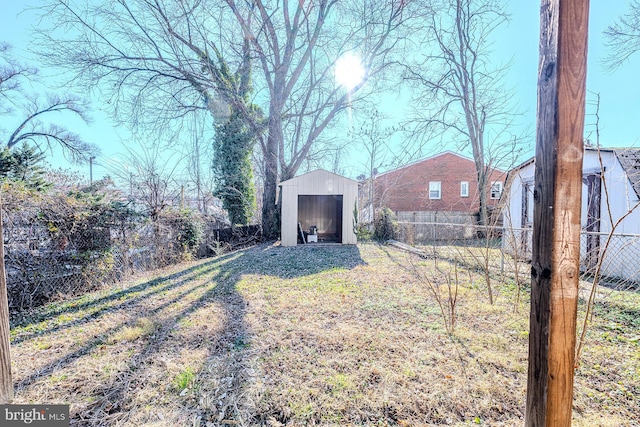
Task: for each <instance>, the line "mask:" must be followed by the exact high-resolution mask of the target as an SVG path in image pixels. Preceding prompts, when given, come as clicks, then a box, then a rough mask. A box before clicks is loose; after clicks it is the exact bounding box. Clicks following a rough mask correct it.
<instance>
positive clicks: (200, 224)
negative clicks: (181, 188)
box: [2, 191, 261, 312]
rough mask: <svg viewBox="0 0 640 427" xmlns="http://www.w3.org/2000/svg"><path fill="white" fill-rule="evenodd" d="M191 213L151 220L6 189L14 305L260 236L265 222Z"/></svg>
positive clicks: (168, 214)
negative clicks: (242, 223) (245, 223)
mask: <svg viewBox="0 0 640 427" xmlns="http://www.w3.org/2000/svg"><path fill="white" fill-rule="evenodd" d="M114 206H117V208H115V209H114ZM185 212H186V211H167V212H166V213H164V214H163V215H162V216H159V217H157V218H156V219H155V220H151V219H150V218H149V217H147V216H145V215H141V214H140V213H138V212H136V210H135V209H131V208H127V207H126V206H122V205H118V204H117V203H116V204H114V203H103V204H101V203H95V202H94V201H91V202H89V203H87V202H86V201H83V200H80V199H78V198H76V197H68V196H65V195H61V194H56V195H53V194H51V195H49V194H37V196H34V195H33V194H30V193H20V192H19V191H16V192H11V191H6V192H4V193H3V198H2V214H3V235H4V250H5V270H6V277H7V290H8V297H9V309H10V310H11V311H12V312H16V311H20V310H23V309H26V308H30V307H34V306H38V305H41V304H44V303H46V302H48V301H50V300H53V299H56V298H61V297H68V296H72V295H78V294H81V293H83V292H87V291H90V290H92V289H96V288H98V287H99V286H102V285H104V284H108V283H114V282H116V281H118V280H122V279H125V278H128V277H132V276H134V275H136V274H139V273H141V272H145V271H151V270H154V269H158V268H163V267H166V266H169V265H172V264H175V263H178V262H181V261H184V260H188V259H190V258H192V257H196V256H199V257H206V256H212V255H217V254H220V253H222V252H224V251H225V250H228V249H233V248H236V247H239V246H242V245H243V244H245V245H246V244H251V243H253V242H255V241H256V240H259V239H260V236H261V230H260V227H259V226H252V227H238V228H233V229H226V228H224V227H225V226H226V225H225V224H221V223H219V222H217V221H216V220H215V219H213V220H212V219H208V218H206V217H202V216H200V215H198V214H197V213H196V214H193V216H191V214H189V215H188V214H186V213H185Z"/></svg>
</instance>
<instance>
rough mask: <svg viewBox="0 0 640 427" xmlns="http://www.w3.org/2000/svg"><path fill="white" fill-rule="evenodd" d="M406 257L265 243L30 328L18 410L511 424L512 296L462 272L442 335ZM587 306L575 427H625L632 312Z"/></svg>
mask: <svg viewBox="0 0 640 427" xmlns="http://www.w3.org/2000/svg"><path fill="white" fill-rule="evenodd" d="M407 256H408V255H407V254H406V253H405V252H403V251H401V250H398V249H396V248H390V247H384V246H378V245H375V244H361V245H358V246H344V247H343V246H327V247H323V246H319V245H318V246H311V247H309V246H307V247H298V248H283V247H279V246H273V245H260V246H257V247H254V248H251V249H246V250H242V251H238V252H235V253H232V254H227V255H225V256H223V257H219V258H216V259H211V260H205V261H200V262H195V263H192V264H190V265H187V266H185V265H183V266H181V267H179V268H174V269H173V270H170V269H169V270H165V271H162V272H160V273H159V274H158V275H157V277H153V278H148V279H146V280H138V281H136V282H131V283H123V284H121V285H120V286H119V287H114V288H110V289H105V290H102V291H100V292H96V293H92V294H88V295H85V296H83V297H81V298H77V299H74V300H70V301H66V302H61V303H57V304H51V305H49V306H46V307H43V308H41V309H39V310H34V311H33V312H30V313H25V314H24V315H23V316H21V317H19V318H15V319H14V321H13V325H12V341H13V345H12V359H13V362H12V363H13V373H14V381H15V384H16V399H15V403H28V402H29V403H68V404H70V405H71V415H72V420H71V424H72V425H78V426H79V425H82V426H116V425H122V426H142V425H145V426H218V425H243V426H250V425H267V426H281V425H371V426H384V425H401V426H408V425H412V426H413V425H423V426H429V425H454V426H469V425H487V426H520V425H522V423H523V412H524V401H525V395H526V376H527V372H526V371H527V346H528V312H527V311H528V310H526V309H523V310H519V311H518V312H514V304H513V298H514V295H515V289H514V286H513V284H510V283H509V282H508V281H503V283H500V284H498V288H497V291H498V295H497V296H498V298H497V302H496V304H494V305H490V304H488V303H487V302H486V301H487V298H486V296H485V295H484V294H483V292H484V291H483V289H484V288H483V287H482V286H478V285H477V281H479V280H481V277H480V276H478V273H475V272H470V273H468V274H467V273H465V274H462V275H461V276H460V277H462V278H464V279H462V280H461V282H460V295H459V297H458V298H459V300H458V303H457V306H456V310H457V323H456V329H455V333H454V334H453V335H451V334H447V333H446V331H445V328H444V327H443V322H442V318H441V314H440V310H439V308H438V307H437V304H436V303H435V301H434V300H433V298H432V297H431V296H430V294H429V292H428V290H427V289H425V287H424V283H421V282H420V281H419V280H416V278H415V277H414V276H412V274H411V273H410V271H409V270H407V269H406V268H404V267H403V266H406V265H407V264H408V259H407ZM444 262H445V261H440V262H439V268H443V267H442V264H443V263H444ZM423 267H424V268H425V269H428V268H430V267H429V265H428V263H425V264H424V266H423ZM425 271H426V273H428V270H425ZM598 304H599V305H598V307H599V308H598V310H597V311H596V318H595V323H594V325H593V327H592V330H591V331H590V332H589V337H590V340H589V342H588V344H587V347H586V349H585V353H584V356H583V361H582V364H581V366H580V367H579V369H578V370H577V372H576V393H575V395H576V398H575V405H574V425H576V426H584V427H586V426H590V427H591V426H614V425H615V426H629V427H630V426H637V425H640V415H639V414H638V412H637V408H638V407H639V406H640V402H639V398H638V396H639V395H640V372H639V371H638V368H637V367H638V366H639V362H640V356H639V354H640V352H639V351H638V348H639V343H638V338H639V333H640V324H638V320H637V319H640V298H639V297H638V295H637V294H631V293H626V294H624V296H619V294H616V293H615V292H614V293H611V294H609V296H608V298H607V300H606V301H601V302H599V303H598Z"/></svg>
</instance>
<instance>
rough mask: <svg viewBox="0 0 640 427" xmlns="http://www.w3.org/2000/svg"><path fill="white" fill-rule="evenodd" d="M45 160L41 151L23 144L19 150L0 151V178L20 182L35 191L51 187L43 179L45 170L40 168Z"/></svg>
mask: <svg viewBox="0 0 640 427" xmlns="http://www.w3.org/2000/svg"><path fill="white" fill-rule="evenodd" d="M44 158H45V155H44V153H43V152H42V151H39V150H37V149H36V148H34V147H30V146H29V145H28V144H26V143H23V144H22V145H21V146H20V147H19V148H14V149H9V148H5V149H4V150H2V151H0V178H3V179H9V180H13V181H22V182H24V183H25V185H26V186H27V187H29V188H31V189H33V190H36V191H45V190H47V189H48V188H50V187H51V186H52V184H51V183H49V182H47V181H46V180H45V179H44V176H45V174H46V172H45V170H44V169H43V168H42V167H41V166H40V165H41V164H42V162H43V160H44Z"/></svg>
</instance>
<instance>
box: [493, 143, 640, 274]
mask: <svg viewBox="0 0 640 427" xmlns="http://www.w3.org/2000/svg"><path fill="white" fill-rule="evenodd" d="M600 156H601V158H602V165H601V164H600V158H599V156H598V152H597V151H596V150H589V149H587V150H585V153H584V158H583V166H582V171H583V175H588V174H589V173H593V172H598V171H601V170H602V169H603V170H604V173H603V174H602V177H603V181H604V183H603V186H602V194H601V205H600V232H601V233H610V232H611V228H612V224H611V219H610V218H609V213H608V212H609V209H610V210H611V217H612V218H613V222H614V223H615V222H616V221H618V219H619V218H621V217H622V216H623V215H625V214H626V213H627V212H628V211H629V210H630V209H631V208H633V207H634V205H636V204H637V203H638V196H637V194H636V192H635V190H634V189H633V186H632V185H631V182H630V181H629V178H628V176H627V174H626V172H625V170H624V169H623V167H622V165H621V164H620V162H619V161H618V159H617V157H616V155H615V153H614V152H613V151H611V150H602V151H601V152H600ZM601 166H602V167H601ZM534 173H535V165H534V163H533V162H530V163H528V164H526V165H525V166H522V167H521V168H519V169H516V170H514V171H512V172H511V173H510V175H511V176H510V178H509V179H510V183H511V184H510V188H509V200H508V204H509V209H508V212H507V215H506V216H505V222H504V224H505V228H506V230H505V233H504V239H503V245H504V247H505V249H506V250H510V248H512V247H514V246H513V245H515V244H518V245H520V244H522V243H524V242H522V238H521V237H519V236H520V233H518V232H513V233H512V232H510V230H509V227H511V228H512V229H520V228H521V227H522V204H523V196H522V191H523V188H524V184H526V183H533V181H534ZM605 183H606V188H607V191H606V192H605V188H604V184H605ZM587 202H588V199H587V185H585V184H584V183H583V185H582V209H581V211H582V214H581V221H580V223H581V226H582V228H583V229H584V228H585V227H586V225H587ZM532 206H533V200H532V196H531V195H529V207H530V212H531V213H532V212H533V209H532ZM615 233H616V234H640V208H637V209H635V210H634V211H633V212H632V213H631V214H630V215H629V216H627V217H626V218H625V219H624V220H623V221H622V222H621V223H620V224H619V225H618V226H617V227H616V230H615ZM514 239H515V240H514ZM524 239H525V240H528V244H526V246H527V249H526V250H527V252H528V251H530V250H531V232H528V233H527V234H526V235H525V237H524ZM581 241H582V243H581V246H582V247H581V252H582V253H583V255H584V252H585V241H586V240H585V238H582V239H581ZM601 241H602V242H604V238H601ZM516 242H517V243H516ZM626 250H628V252H629V255H627V254H626V253H625V251H626ZM626 250H625V249H620V250H619V251H609V252H608V253H607V255H606V257H605V260H604V262H603V270H605V271H606V272H607V274H609V275H612V276H618V277H624V278H627V279H632V280H639V279H640V272H638V271H635V268H636V267H635V265H633V266H631V268H634V271H627V270H628V269H629V268H630V267H629V266H628V265H626V264H625V263H620V262H619V261H618V259H617V258H621V259H624V258H628V257H631V256H632V255H631V254H633V253H635V252H633V251H635V250H637V249H636V248H627V249H626ZM521 254H522V253H521ZM529 255H530V254H529Z"/></svg>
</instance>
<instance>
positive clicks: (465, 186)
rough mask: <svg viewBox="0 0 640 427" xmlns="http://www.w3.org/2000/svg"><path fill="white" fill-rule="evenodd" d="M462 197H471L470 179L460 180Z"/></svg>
mask: <svg viewBox="0 0 640 427" xmlns="http://www.w3.org/2000/svg"><path fill="white" fill-rule="evenodd" d="M460 197H469V181H461V182H460Z"/></svg>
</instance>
